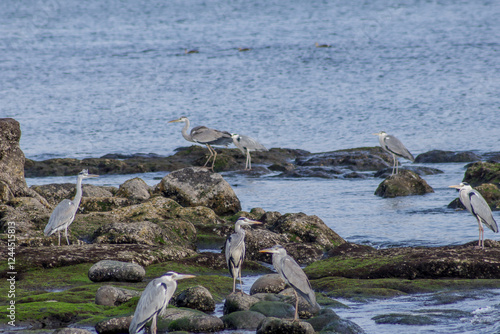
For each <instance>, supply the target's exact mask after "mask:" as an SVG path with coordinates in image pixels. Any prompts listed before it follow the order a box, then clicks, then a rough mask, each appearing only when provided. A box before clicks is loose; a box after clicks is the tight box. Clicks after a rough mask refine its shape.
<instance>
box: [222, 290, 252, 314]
mask: <svg viewBox="0 0 500 334" xmlns="http://www.w3.org/2000/svg"><path fill="white" fill-rule="evenodd" d="M258 301H259V299H257V298H255V297H252V296H249V295H247V294H245V293H240V292H231V293H230V294H229V295H228V296H227V297H226V300H225V302H224V314H230V313H233V312H238V311H248V310H249V309H250V307H252V306H253V305H254V304H256V303H257V302H258Z"/></svg>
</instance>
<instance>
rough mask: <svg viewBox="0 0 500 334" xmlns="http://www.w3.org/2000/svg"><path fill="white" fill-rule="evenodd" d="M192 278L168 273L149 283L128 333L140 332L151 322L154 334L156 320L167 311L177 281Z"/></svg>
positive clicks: (171, 272) (153, 333)
mask: <svg viewBox="0 0 500 334" xmlns="http://www.w3.org/2000/svg"><path fill="white" fill-rule="evenodd" d="M192 277H195V276H194V275H182V274H178V273H176V272H173V271H169V272H168V273H166V274H163V275H162V276H160V277H158V278H155V279H154V280H152V281H151V282H149V284H148V285H147V286H146V289H144V292H143V293H142V295H141V298H140V299H139V303H137V307H136V308H135V313H134V317H133V318H132V322H131V323H130V326H129V329H128V330H129V333H130V334H135V333H137V332H140V331H141V330H142V329H143V328H144V326H146V323H147V322H148V321H149V320H152V322H151V333H152V334H156V318H157V316H158V315H159V314H161V313H162V312H164V311H165V310H166V309H167V305H168V302H169V301H170V298H172V296H173V295H174V292H175V289H177V281H178V280H181V279H185V278H192Z"/></svg>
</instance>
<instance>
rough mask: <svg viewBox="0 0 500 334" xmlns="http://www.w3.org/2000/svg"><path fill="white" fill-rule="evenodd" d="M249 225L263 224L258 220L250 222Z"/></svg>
mask: <svg viewBox="0 0 500 334" xmlns="http://www.w3.org/2000/svg"><path fill="white" fill-rule="evenodd" d="M248 223H249V224H252V225H262V222H258V221H256V220H250V221H249V222H248Z"/></svg>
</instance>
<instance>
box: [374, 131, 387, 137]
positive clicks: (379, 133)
mask: <svg viewBox="0 0 500 334" xmlns="http://www.w3.org/2000/svg"><path fill="white" fill-rule="evenodd" d="M386 134H387V133H385V131H380V132H377V133H372V135H374V136H383V135H386Z"/></svg>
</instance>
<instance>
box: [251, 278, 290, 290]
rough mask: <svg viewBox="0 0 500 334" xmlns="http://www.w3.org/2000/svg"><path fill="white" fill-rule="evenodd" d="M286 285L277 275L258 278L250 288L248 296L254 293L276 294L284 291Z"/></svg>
mask: <svg viewBox="0 0 500 334" xmlns="http://www.w3.org/2000/svg"><path fill="white" fill-rule="evenodd" d="M285 287H286V283H285V281H283V279H282V278H281V277H280V275H279V274H267V275H263V276H261V277H259V278H258V279H257V280H256V281H255V282H254V283H253V284H252V287H251V288H250V295H254V294H256V293H262V292H264V293H278V292H281V291H283V290H284V289H285Z"/></svg>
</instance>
